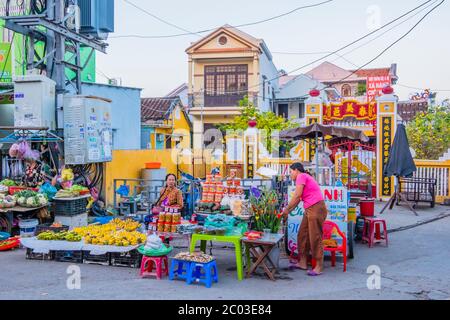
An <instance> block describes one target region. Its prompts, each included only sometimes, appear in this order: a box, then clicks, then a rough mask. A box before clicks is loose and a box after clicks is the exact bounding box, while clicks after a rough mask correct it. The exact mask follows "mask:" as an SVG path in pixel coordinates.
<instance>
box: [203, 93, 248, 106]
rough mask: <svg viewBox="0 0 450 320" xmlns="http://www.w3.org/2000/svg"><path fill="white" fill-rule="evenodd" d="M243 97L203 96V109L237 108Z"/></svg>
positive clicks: (224, 95) (227, 95)
mask: <svg viewBox="0 0 450 320" xmlns="http://www.w3.org/2000/svg"><path fill="white" fill-rule="evenodd" d="M244 96H245V95H243V94H241V95H235V94H223V95H215V96H213V95H205V107H227V106H237V105H239V101H240V100H242V99H244Z"/></svg>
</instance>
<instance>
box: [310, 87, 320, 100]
mask: <svg viewBox="0 0 450 320" xmlns="http://www.w3.org/2000/svg"><path fill="white" fill-rule="evenodd" d="M309 95H310V96H311V97H313V98H315V97H318V96H320V91H319V90H317V89H312V90H311V91H310V92H309Z"/></svg>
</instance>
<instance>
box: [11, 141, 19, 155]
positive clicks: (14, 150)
mask: <svg viewBox="0 0 450 320" xmlns="http://www.w3.org/2000/svg"><path fill="white" fill-rule="evenodd" d="M18 155H19V145H18V144H17V143H14V144H13V145H12V146H11V148H9V156H10V157H11V158H17V156H18Z"/></svg>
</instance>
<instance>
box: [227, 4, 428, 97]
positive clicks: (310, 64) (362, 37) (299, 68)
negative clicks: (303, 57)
mask: <svg viewBox="0 0 450 320" xmlns="http://www.w3.org/2000/svg"><path fill="white" fill-rule="evenodd" d="M430 2H432V0H427V1H425V2H423V3H422V4H420V5H418V6H417V7H415V8H413V9H411V10H409V11H407V12H406V13H404V14H402V15H400V16H399V17H397V18H395V19H393V20H391V21H389V22H388V23H386V24H384V25H383V26H381V27H379V28H378V29H375V30H373V31H371V32H369V33H367V34H365V35H363V36H361V37H360V38H358V39H356V40H354V41H352V42H350V43H348V44H346V45H344V46H342V47H340V48H339V49H337V50H334V51H332V52H330V53H328V54H326V55H325V56H323V57H320V58H318V59H315V60H314V61H311V62H309V63H307V64H305V65H302V66H300V67H298V68H295V69H293V70H291V71H289V72H287V73H286V74H282V75H278V76H276V77H274V78H272V79H269V80H268V81H274V80H278V79H279V78H281V77H283V76H285V75H289V74H292V73H294V72H297V71H299V70H301V69H304V68H306V67H309V66H312V65H314V64H315V63H317V62H320V61H322V60H324V59H326V58H328V57H330V56H332V55H334V54H336V53H338V52H340V51H342V50H344V49H346V48H348V47H351V46H352V45H354V44H355V43H358V42H359V41H361V40H363V39H365V38H368V37H370V36H371V35H373V34H375V33H377V32H378V31H380V30H382V29H384V28H386V27H387V26H390V25H391V24H393V23H395V22H396V21H398V20H401V19H402V18H403V17H406V16H408V15H409V14H411V13H412V12H414V11H416V10H418V9H419V8H421V7H423V6H425V5H427V4H428V3H430ZM262 84H263V82H260V83H259V84H257V85H254V86H252V87H249V88H247V89H251V88H256V87H259V86H260V85H262ZM231 93H235V94H241V93H245V92H244V91H242V90H241V91H235V92H230V93H229V94H231Z"/></svg>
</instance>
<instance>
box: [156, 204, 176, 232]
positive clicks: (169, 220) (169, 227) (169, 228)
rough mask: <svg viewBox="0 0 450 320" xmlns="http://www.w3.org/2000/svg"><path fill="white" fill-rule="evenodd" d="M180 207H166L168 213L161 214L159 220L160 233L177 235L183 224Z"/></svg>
mask: <svg viewBox="0 0 450 320" xmlns="http://www.w3.org/2000/svg"><path fill="white" fill-rule="evenodd" d="M179 210H180V209H179V208H178V207H166V212H161V213H160V214H159V218H158V227H157V230H158V232H165V233H176V232H178V227H179V225H180V224H181V213H180V212H179Z"/></svg>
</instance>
